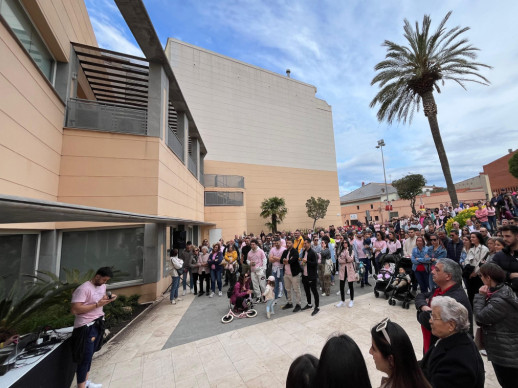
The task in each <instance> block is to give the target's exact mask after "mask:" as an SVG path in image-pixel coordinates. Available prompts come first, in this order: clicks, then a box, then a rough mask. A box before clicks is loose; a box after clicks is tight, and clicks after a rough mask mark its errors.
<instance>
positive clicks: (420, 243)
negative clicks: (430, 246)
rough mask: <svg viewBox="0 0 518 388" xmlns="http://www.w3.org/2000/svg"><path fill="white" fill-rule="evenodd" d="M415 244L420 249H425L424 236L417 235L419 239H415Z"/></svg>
mask: <svg viewBox="0 0 518 388" xmlns="http://www.w3.org/2000/svg"><path fill="white" fill-rule="evenodd" d="M415 245H416V246H417V247H418V248H419V249H423V247H424V246H425V245H426V244H425V242H424V237H422V236H419V237H417V239H416V240H415Z"/></svg>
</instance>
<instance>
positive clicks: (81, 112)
mask: <svg viewBox="0 0 518 388" xmlns="http://www.w3.org/2000/svg"><path fill="white" fill-rule="evenodd" d="M66 127H68V128H81V129H90V130H94V131H103V132H118V133H128V134H132V135H147V111H146V110H145V109H138V108H131V107H128V106H124V105H121V104H115V103H107V102H97V101H91V100H82V99H78V98H71V99H69V100H68V103H67V117H66Z"/></svg>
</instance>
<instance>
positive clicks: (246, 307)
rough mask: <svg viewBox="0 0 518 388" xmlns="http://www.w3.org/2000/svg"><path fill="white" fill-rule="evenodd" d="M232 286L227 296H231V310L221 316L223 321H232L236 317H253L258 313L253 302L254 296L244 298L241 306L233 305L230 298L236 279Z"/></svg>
mask: <svg viewBox="0 0 518 388" xmlns="http://www.w3.org/2000/svg"><path fill="white" fill-rule="evenodd" d="M231 283H233V284H230V287H229V288H228V290H227V297H228V298H229V311H228V313H227V314H225V315H224V316H223V317H222V318H221V322H222V323H230V322H232V321H233V320H234V318H239V319H241V318H253V317H255V316H256V315H257V310H254V309H253V307H254V304H253V302H252V296H251V295H249V296H248V297H247V298H244V299H243V301H242V304H241V305H240V306H237V305H236V306H234V305H232V302H231V301H230V298H231V297H232V295H233V293H234V286H235V283H236V282H235V280H234V281H233V282H231Z"/></svg>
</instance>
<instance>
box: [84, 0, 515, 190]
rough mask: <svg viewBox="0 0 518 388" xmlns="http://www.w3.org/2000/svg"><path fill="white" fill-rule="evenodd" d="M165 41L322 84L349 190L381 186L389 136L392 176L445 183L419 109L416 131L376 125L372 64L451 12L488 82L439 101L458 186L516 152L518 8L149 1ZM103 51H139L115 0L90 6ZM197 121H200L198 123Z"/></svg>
mask: <svg viewBox="0 0 518 388" xmlns="http://www.w3.org/2000/svg"><path fill="white" fill-rule="evenodd" d="M144 3H145V5H146V7H147V10H148V13H149V15H150V17H151V20H152V22H153V24H154V26H155V29H156V31H157V33H158V36H159V38H160V40H161V41H162V44H163V45H164V46H165V43H166V41H167V38H168V37H174V38H177V39H180V40H183V41H185V42H188V43H191V44H194V45H197V46H200V47H203V48H205V49H208V50H211V51H215V52H217V53H220V54H223V55H227V56H229V57H232V58H236V59H238V60H241V61H244V62H248V63H251V64H253V65H256V66H259V67H262V68H265V69H268V70H271V71H274V72H277V73H280V74H285V70H286V69H287V68H289V69H291V76H292V78H295V79H298V80H300V81H303V82H307V83H309V84H312V85H315V86H316V87H317V89H318V92H317V97H319V98H322V99H324V100H326V101H327V103H329V104H330V105H331V106H332V108H333V123H334V134H335V144H336V160H337V170H338V180H339V185H340V194H341V195H343V194H345V193H347V192H350V191H352V190H354V189H355V188H357V187H359V186H361V183H362V182H365V183H367V182H382V181H383V169H382V165H381V154H380V151H379V149H376V148H375V146H376V144H377V141H378V140H379V139H384V140H385V143H386V147H385V148H384V153H385V166H386V171H387V180H388V181H389V182H390V181H392V180H395V179H398V178H401V177H402V176H404V175H406V174H408V173H420V174H423V175H424V177H425V178H426V179H427V181H428V184H430V185H432V184H435V185H438V186H444V185H445V183H444V178H443V175H442V170H441V167H440V164H439V159H438V156H437V152H436V150H435V146H434V144H433V140H432V137H431V134H430V129H429V126H428V121H427V120H426V118H425V117H424V115H423V114H422V110H421V111H420V112H419V113H417V114H415V115H414V120H413V122H412V123H411V124H406V125H403V124H397V123H396V124H393V125H392V126H389V125H388V124H386V123H379V122H378V121H377V119H376V116H375V114H376V111H375V110H373V109H370V108H369V102H370V101H371V100H372V98H373V97H374V95H375V94H376V92H377V87H375V86H370V82H371V80H372V78H373V77H374V75H375V72H374V69H373V68H374V65H375V64H376V63H378V62H379V61H381V60H382V59H383V58H384V56H385V49H384V48H383V47H382V46H381V44H382V43H383V41H384V40H385V39H387V40H391V41H394V42H396V43H404V41H403V28H402V26H403V20H404V19H405V18H407V19H408V20H409V21H410V22H412V23H414V22H415V21H419V22H421V21H422V18H423V15H424V14H429V15H431V17H432V27H434V26H436V25H437V23H438V22H439V21H440V20H441V19H442V18H443V17H444V15H446V13H447V12H448V11H449V10H452V11H453V14H452V16H451V17H450V19H449V21H448V24H447V27H449V28H452V27H455V26H457V25H460V26H469V27H471V30H469V31H468V32H467V33H466V34H464V35H465V37H467V38H468V39H469V40H470V42H471V43H472V44H473V45H474V46H475V47H477V48H479V49H480V52H479V57H478V61H479V62H482V63H485V64H488V65H490V66H492V67H493V69H492V70H484V71H482V74H483V75H485V76H486V77H487V78H489V80H490V81H491V85H490V86H489V87H488V86H482V85H478V84H474V83H473V84H468V91H464V89H462V88H461V87H460V86H458V85H456V84H446V85H445V86H444V87H442V88H441V89H442V93H441V94H436V95H435V98H436V102H437V106H438V120H439V126H440V129H441V134H442V138H443V142H444V145H445V148H446V151H447V153H448V157H449V161H450V168H451V171H452V175H453V180H454V181H455V182H457V181H460V180H463V179H467V178H470V177H472V176H475V175H477V174H478V173H479V172H481V171H482V165H484V164H486V163H489V162H491V161H493V160H495V159H497V158H499V157H501V156H503V155H504V154H505V153H507V149H509V148H512V149H516V148H517V143H518V131H517V130H516V129H515V120H513V117H514V113H515V111H516V109H517V108H518V105H517V99H518V65H517V64H518V44H517V34H516V15H517V14H518V2H516V1H499V2H493V3H490V2H487V1H481V0H478V1H426V2H425V1H415V0H405V1H403V0H402V1H386V0H370V1H361V0H358V1H350V0H348V1H334V0H333V1H331V0H329V1H316V0H300V1H295V2H293V1H291V2H290V1H274V0H264V1H259V0H246V1H245V0H234V1H231V0H219V1H216V0H203V1H202V0H192V1H186V0H145V1H144ZM86 5H87V9H88V12H89V14H90V16H91V19H92V24H93V27H94V31H95V33H96V36H97V40H98V43H99V46H100V47H104V48H108V49H112V50H116V51H120V52H125V53H128V54H134V55H142V54H141V52H140V49H139V48H138V46H137V45H136V43H135V41H134V39H133V36H132V35H131V33H130V31H129V30H128V28H127V27H126V25H125V23H124V20H123V19H122V17H121V15H120V14H119V12H118V9H117V7H116V6H115V4H114V2H113V1H112V0H86ZM195 119H196V118H195Z"/></svg>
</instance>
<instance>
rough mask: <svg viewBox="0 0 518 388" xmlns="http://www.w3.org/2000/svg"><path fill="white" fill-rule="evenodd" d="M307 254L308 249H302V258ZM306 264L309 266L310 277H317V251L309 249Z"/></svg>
mask: <svg viewBox="0 0 518 388" xmlns="http://www.w3.org/2000/svg"><path fill="white" fill-rule="evenodd" d="M305 255H306V251H305V250H303V251H302V258H304V256H305ZM306 265H307V266H308V279H317V278H318V275H317V267H318V258H317V254H316V253H315V251H314V250H313V249H311V248H309V249H308V257H307V262H306Z"/></svg>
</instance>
